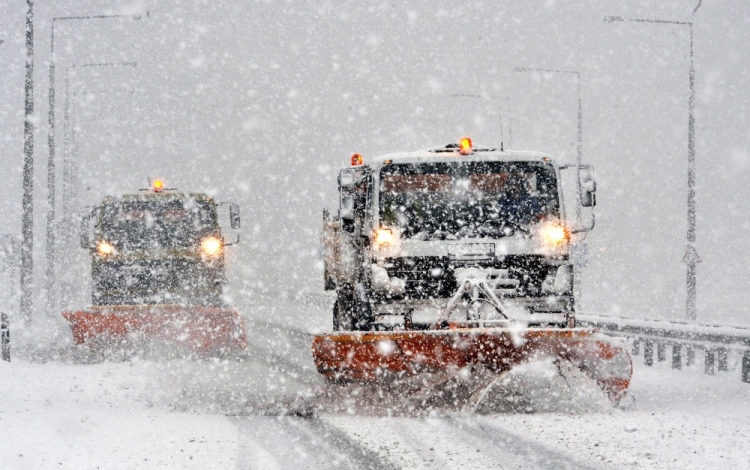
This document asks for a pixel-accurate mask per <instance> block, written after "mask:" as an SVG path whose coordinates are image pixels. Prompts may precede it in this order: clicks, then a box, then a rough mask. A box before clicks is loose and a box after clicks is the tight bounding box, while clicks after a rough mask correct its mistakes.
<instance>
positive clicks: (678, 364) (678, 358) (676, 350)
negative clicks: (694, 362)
mask: <svg viewBox="0 0 750 470" xmlns="http://www.w3.org/2000/svg"><path fill="white" fill-rule="evenodd" d="M681 349H682V346H680V345H679V344H673V345H672V369H677V370H681V369H682V355H681Z"/></svg>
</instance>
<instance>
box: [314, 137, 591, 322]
mask: <svg viewBox="0 0 750 470" xmlns="http://www.w3.org/2000/svg"><path fill="white" fill-rule="evenodd" d="M567 169H573V170H575V171H576V173H577V185H576V186H577V188H576V190H577V196H576V198H575V199H576V203H580V204H581V205H582V206H584V207H593V206H594V205H595V189H596V187H595V184H594V182H593V170H592V169H591V167H590V166H584V165H581V166H573V167H571V166H560V165H557V164H556V163H555V161H554V160H553V159H552V158H551V157H550V156H549V155H546V154H544V153H540V152H525V151H503V150H502V149H495V148H490V147H482V146H474V145H473V144H472V143H471V141H470V139H468V138H466V139H462V140H461V142H460V143H453V144H448V145H446V146H442V147H435V148H430V149H425V150H420V151H416V152H405V153H395V154H389V155H383V156H380V157H376V158H373V159H368V160H367V161H365V160H364V158H363V157H361V156H360V155H354V156H353V157H352V166H351V167H349V168H345V169H343V170H342V171H341V173H340V175H339V179H338V183H339V191H340V207H339V211H338V215H337V216H335V217H334V218H333V219H331V218H330V217H329V215H328V213H327V212H325V213H324V218H325V221H324V236H323V243H324V261H325V274H324V275H325V287H326V289H329V290H335V291H336V293H337V301H336V304H335V306H334V315H333V317H334V318H333V323H334V329H338V330H372V329H393V328H403V327H407V328H411V327H416V328H419V327H420V325H419V324H418V323H419V322H417V321H416V320H415V319H413V318H412V313H413V312H415V311H429V310H431V309H432V310H433V311H435V310H438V311H439V310H440V309H442V308H444V307H445V304H446V303H447V302H448V300H449V299H450V298H451V297H452V296H453V295H454V293H455V292H456V291H457V289H458V287H459V285H460V284H461V282H462V281H463V280H464V279H467V278H482V279H485V280H486V282H487V283H488V284H489V285H490V286H491V288H492V291H493V293H494V294H495V295H496V296H497V298H498V299H500V300H501V301H502V302H503V304H504V305H505V306H506V307H508V309H509V310H512V311H515V312H520V314H521V315H523V316H524V317H525V319H526V323H528V324H530V325H546V326H561V327H566V326H567V327H572V326H574V324H575V300H574V298H573V266H572V262H571V259H570V243H571V236H572V234H574V233H578V232H584V231H588V230H591V229H592V228H593V220H594V219H593V212H592V214H591V222H590V224H589V225H588V226H585V227H584V226H575V227H572V226H570V224H569V223H568V222H567V218H566V207H565V204H564V200H563V199H564V198H563V188H562V185H561V181H562V178H561V170H567ZM491 310H492V309H486V310H482V309H481V308H478V309H476V311H475V312H474V315H475V316H476V318H477V319H479V318H482V316H483V315H485V316H491V315H492V314H491ZM487 318H489V317H487ZM421 326H422V327H425V328H426V327H428V324H427V323H424V324H422V325H421Z"/></svg>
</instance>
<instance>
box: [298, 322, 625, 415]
mask: <svg viewBox="0 0 750 470" xmlns="http://www.w3.org/2000/svg"><path fill="white" fill-rule="evenodd" d="M312 353H313V358H314V360H315V365H316V367H317V368H318V372H320V373H321V374H322V375H323V376H325V377H326V378H327V379H329V380H334V381H340V380H343V381H361V382H381V381H386V380H393V379H397V380H398V379H405V378H409V377H415V376H417V375H419V374H421V373H433V372H439V373H440V372H451V371H453V372H454V373H457V372H458V371H459V370H461V369H464V368H466V367H473V366H485V367H487V368H488V369H490V370H492V371H495V372H497V373H498V374H500V373H503V372H506V371H508V370H510V369H511V368H513V367H515V366H517V365H519V364H522V363H524V362H527V361H531V360H535V359H543V358H545V357H553V358H557V359H560V360H568V361H570V362H571V363H572V364H574V365H575V366H577V367H578V368H579V369H580V370H581V371H583V372H584V373H585V374H586V375H588V376H589V377H590V378H592V379H594V380H595V381H596V382H597V384H598V385H599V386H600V387H601V388H602V390H604V392H606V394H607V395H608V396H609V398H610V400H612V401H613V402H615V403H617V402H619V401H620V399H621V398H622V397H623V396H624V395H625V391H626V390H627V388H628V386H629V385H630V378H631V376H632V372H633V369H632V363H631V359H630V355H629V354H628V353H627V351H625V349H624V348H623V347H622V346H621V345H620V344H619V343H618V342H617V340H613V339H612V338H609V337H607V336H605V335H603V334H601V333H599V332H598V331H596V330H592V329H583V328H573V329H555V328H527V329H523V330H516V329H510V328H507V327H506V328H487V327H481V328H451V329H447V330H427V331H377V332H334V333H328V334H321V335H317V336H315V338H314V340H313V344H312Z"/></svg>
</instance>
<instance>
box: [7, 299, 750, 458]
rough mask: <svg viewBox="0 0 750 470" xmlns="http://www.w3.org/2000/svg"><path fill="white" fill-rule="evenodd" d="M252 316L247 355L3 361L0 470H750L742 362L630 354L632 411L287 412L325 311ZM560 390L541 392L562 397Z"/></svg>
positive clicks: (594, 407) (308, 372) (581, 405)
mask: <svg viewBox="0 0 750 470" xmlns="http://www.w3.org/2000/svg"><path fill="white" fill-rule="evenodd" d="M243 310H244V311H245V312H252V315H246V320H247V327H248V328H247V329H248V337H249V338H248V339H249V343H250V359H249V360H246V361H238V360H232V361H219V360H195V361H191V360H132V361H129V362H106V363H102V364H91V365H76V364H67V363H62V362H47V363H30V362H24V361H14V362H13V363H10V364H8V363H0V397H1V398H2V400H1V401H0V455H3V456H4V458H5V460H3V461H2V465H0V467H2V468H3V469H5V468H9V469H26V468H34V469H36V468H42V469H44V468H66V467H67V468H71V467H72V468H81V469H87V468H107V469H110V468H115V469H116V468H123V469H126V468H127V469H130V468H240V469H253V468H258V469H276V468H280V469H283V468H290V466H291V467H294V466H299V467H305V468H313V469H316V468H331V467H332V466H333V467H338V468H409V469H431V468H465V469H480V468H482V469H484V468H643V469H667V468H696V469H697V468H730V469H731V468H736V469H744V468H750V456H748V453H747V449H748V445H747V442H750V408H748V406H747V404H748V403H750V387H749V386H748V385H747V384H744V383H742V382H740V381H739V380H738V379H737V369H736V368H737V367H738V364H730V369H733V370H730V372H719V373H718V374H717V375H716V376H715V377H708V376H705V375H704V374H703V373H702V366H701V364H700V363H699V364H696V365H695V366H693V367H692V368H690V369H689V370H684V371H681V372H679V371H673V370H671V369H670V368H669V365H668V364H667V363H658V362H657V363H656V364H655V365H654V366H653V367H646V366H644V365H643V364H642V360H643V358H642V356H636V357H634V362H635V375H634V379H633V383H632V386H631V391H632V393H633V395H634V396H635V398H636V401H635V403H634V404H633V405H632V406H631V407H630V408H628V409H625V410H620V409H613V408H610V407H609V406H608V405H603V404H602V403H598V404H597V403H594V404H592V403H591V401H590V400H589V399H588V398H585V397H581V396H580V394H572V395H571V394H570V393H569V395H570V396H568V397H567V399H568V400H569V401H568V403H567V404H565V405H564V406H562V407H560V406H557V408H555V407H552V408H551V409H549V408H547V409H546V411H545V410H541V409H540V408H539V407H537V408H536V411H535V412H533V413H516V412H498V413H489V414H479V415H472V414H468V413H448V412H444V411H443V412H441V411H440V410H437V411H436V412H435V413H428V414H425V413H424V412H419V413H416V414H415V415H413V416H411V415H409V414H408V413H399V414H394V415H391V414H390V413H389V412H388V410H381V411H380V412H378V413H372V412H368V411H367V410H366V409H364V408H358V407H357V406H353V407H348V408H346V407H345V408H346V409H342V408H341V407H340V406H338V407H337V406H331V407H324V408H322V409H320V411H319V414H318V415H317V417H314V418H310V417H307V418H305V417H295V416H280V415H283V414H284V413H285V411H286V410H288V409H289V408H290V407H291V408H293V406H291V404H292V402H293V400H295V398H297V397H299V396H304V397H306V398H311V402H314V400H315V394H316V393H318V392H319V391H320V390H321V386H322V381H321V380H320V378H319V376H318V375H317V373H316V372H315V370H314V367H313V366H312V362H311V357H310V352H309V344H310V343H309V341H310V338H309V335H308V334H307V331H314V330H317V329H319V328H324V327H325V325H324V323H325V322H327V321H328V315H329V314H328V312H327V307H325V308H324V307H318V308H315V307H314V306H310V305H305V306H300V305H296V304H294V303H293V302H284V301H275V302H268V303H266V302H259V303H258V304H256V305H254V306H252V308H250V307H248V308H246V309H243ZM300 320H301V321H300ZM288 325H291V327H290V326H288ZM531 369H533V368H531ZM540 370H541V371H542V372H543V369H540ZM532 372H533V370H532ZM526 374H527V380H528V376H529V374H530V372H529V371H526ZM531 375H532V376H533V374H531ZM519 376H522V374H519ZM532 378H533V377H532ZM541 378H542V379H543V378H544V377H543V376H541ZM537 379H540V376H537ZM560 386H561V384H560V383H559V382H558V383H557V385H556V387H557V389H555V388H554V386H553V385H551V384H549V383H547V384H546V385H544V384H542V386H541V388H540V391H539V392H538V393H539V395H540V396H541V397H542V398H544V397H546V396H548V395H554V396H556V397H562V396H563V395H564V394H565V388H566V387H565V386H563V387H562V388H560ZM589 398H591V396H589ZM555 400H557V399H555ZM555 400H553V401H552V403H555V404H559V400H558V401H555ZM547 401H548V402H550V401H549V400H547ZM338 405H340V404H338Z"/></svg>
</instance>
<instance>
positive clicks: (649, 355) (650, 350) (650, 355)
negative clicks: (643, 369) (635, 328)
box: [643, 341, 654, 366]
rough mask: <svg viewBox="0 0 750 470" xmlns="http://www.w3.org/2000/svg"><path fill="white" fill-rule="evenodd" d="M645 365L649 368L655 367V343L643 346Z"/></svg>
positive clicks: (646, 343) (648, 342)
mask: <svg viewBox="0 0 750 470" xmlns="http://www.w3.org/2000/svg"><path fill="white" fill-rule="evenodd" d="M643 363H644V364H646V365H647V366H652V365H654V343H652V342H651V341H646V342H645V343H644V344H643Z"/></svg>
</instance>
